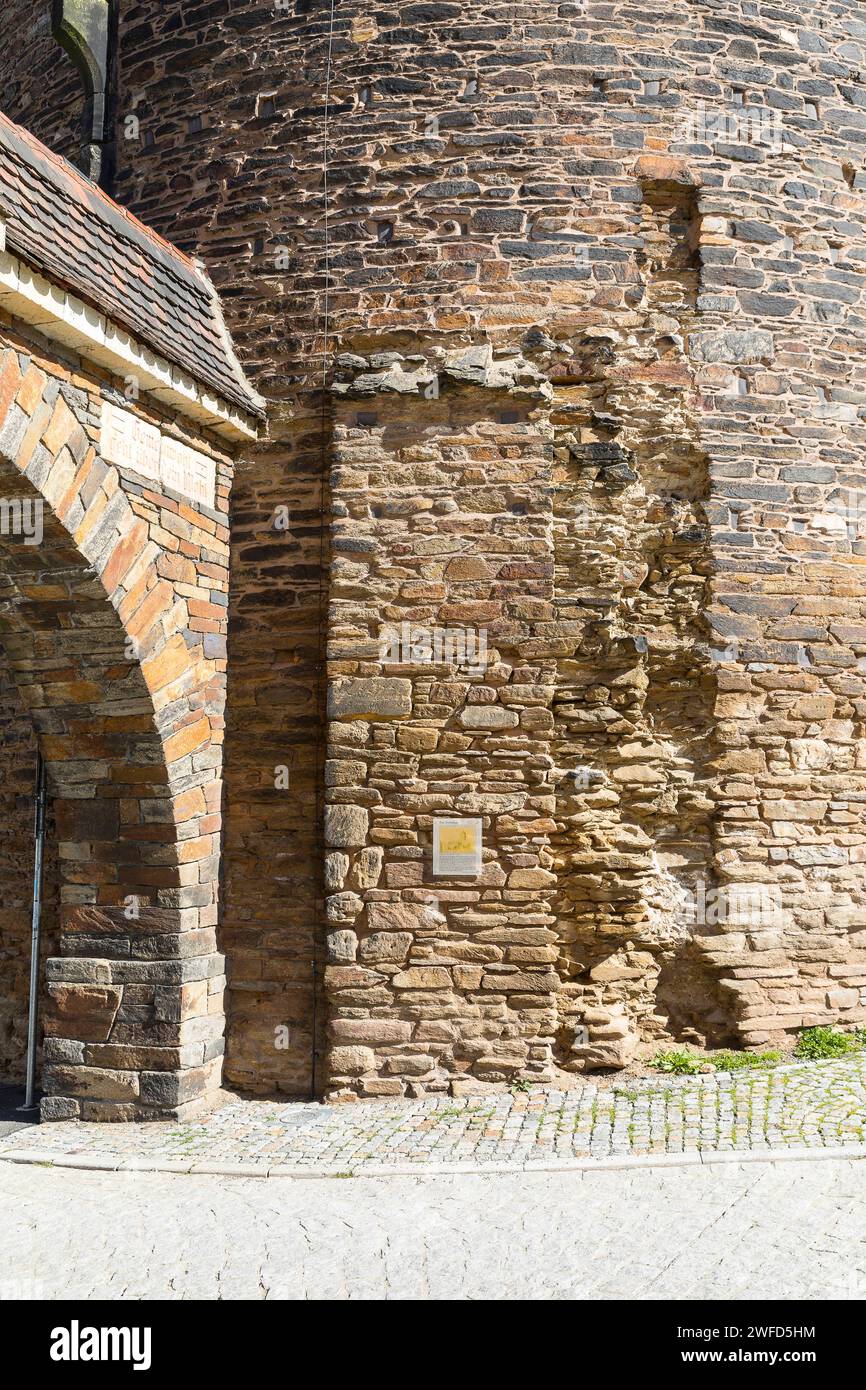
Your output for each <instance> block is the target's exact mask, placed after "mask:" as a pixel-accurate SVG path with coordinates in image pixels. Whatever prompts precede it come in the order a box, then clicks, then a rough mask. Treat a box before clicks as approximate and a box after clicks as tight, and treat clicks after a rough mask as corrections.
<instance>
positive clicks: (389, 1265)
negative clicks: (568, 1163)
mask: <svg viewBox="0 0 866 1390" xmlns="http://www.w3.org/2000/svg"><path fill="white" fill-rule="evenodd" d="M863 1178H864V1168H863V1164H862V1163H858V1162H855V1161H851V1160H845V1159H830V1160H827V1161H826V1162H822V1163H796V1162H791V1161H786V1160H779V1161H777V1162H774V1163H749V1164H740V1163H724V1164H719V1165H717V1166H714V1167H708V1168H703V1167H693V1168H689V1167H685V1168H681V1167H676V1168H630V1169H627V1170H625V1171H622V1172H606V1171H596V1172H591V1171H580V1172H558V1173H538V1172H535V1173H509V1174H479V1173H474V1174H439V1175H432V1174H430V1175H426V1176H423V1177H418V1176H415V1177H401V1176H393V1177H390V1178H369V1177H358V1178H353V1179H352V1180H350V1181H348V1182H340V1181H338V1180H331V1181H328V1182H320V1181H315V1180H311V1179H307V1178H299V1179H298V1180H297V1181H292V1182H280V1181H272V1182H260V1181H258V1180H256V1179H255V1178H232V1177H223V1176H215V1175H206V1174H200V1175H198V1176H194V1177H186V1176H179V1175H177V1174H173V1173H103V1172H99V1173H82V1172H77V1171H73V1170H70V1169H60V1168H40V1167H23V1166H18V1165H13V1164H3V1165H0V1257H2V1270H0V1297H5V1298H23V1299H41V1298H44V1299H49V1300H50V1299H57V1298H76V1299H77V1298H82V1299H83V1298H88V1299H90V1298H108V1299H117V1298H128V1299H140V1298H144V1299H158V1298H170V1299H184V1298H188V1299H200V1298H203V1299H265V1298H270V1299H275V1300H276V1299H327V1300H330V1299H335V1300H343V1299H350V1298H352V1299H375V1300H379V1299H409V1300H414V1299H445V1300H464V1299H465V1300H479V1299H544V1300H547V1299H641V1300H674V1299H692V1298H699V1299H727V1298H732V1299H756V1300H765V1299H774V1298H781V1299H786V1300H787V1299H810V1300H812V1299H815V1300H824V1299H834V1298H839V1299H852V1300H853V1299H863V1298H864V1297H866V1238H864V1237H866V1184H864V1181H863Z"/></svg>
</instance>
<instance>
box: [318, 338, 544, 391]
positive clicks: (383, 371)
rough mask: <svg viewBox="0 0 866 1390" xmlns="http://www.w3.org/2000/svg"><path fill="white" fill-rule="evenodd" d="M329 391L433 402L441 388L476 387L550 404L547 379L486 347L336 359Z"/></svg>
mask: <svg viewBox="0 0 866 1390" xmlns="http://www.w3.org/2000/svg"><path fill="white" fill-rule="evenodd" d="M334 365H335V379H334V381H333V383H332V386H331V389H332V391H333V393H334V395H336V396H346V397H349V398H352V399H363V398H365V397H369V396H376V395H380V394H391V395H402V396H419V395H420V396H423V397H426V398H427V399H428V400H433V399H435V398H436V396H437V395H438V393H439V390H440V389H441V387H442V385H444V384H450V385H452V386H461V385H462V386H477V387H480V388H481V389H483V390H486V391H504V392H506V393H507V394H508V395H511V396H523V397H528V398H529V399H532V400H551V399H552V397H553V387H552V386H551V383H550V381H549V379H548V377H547V376H546V375H545V373H544V372H542V371H540V370H539V368H538V367H536V366H535V365H534V364H533V363H532V362H530V361H528V360H527V358H526V357H524V356H523V354H522V353H520V352H512V353H507V354H497V353H495V352H494V349H493V346H492V344H490V343H480V344H477V345H475V346H471V347H465V348H457V349H455V350H453V351H451V352H447V351H446V350H445V349H444V348H440V347H433V348H430V349H428V350H427V351H426V352H424V353H417V354H412V355H409V356H404V355H403V354H402V353H399V352H375V353H372V354H371V355H370V356H369V357H361V356H359V355H358V354H357V353H351V352H345V353H341V354H340V355H339V356H338V357H337V358H336V360H335V364H334Z"/></svg>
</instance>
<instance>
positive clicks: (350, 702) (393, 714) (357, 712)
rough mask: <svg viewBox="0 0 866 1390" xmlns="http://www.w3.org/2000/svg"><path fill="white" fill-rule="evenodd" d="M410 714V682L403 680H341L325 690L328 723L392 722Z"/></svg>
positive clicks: (400, 678) (347, 678) (393, 678)
mask: <svg viewBox="0 0 866 1390" xmlns="http://www.w3.org/2000/svg"><path fill="white" fill-rule="evenodd" d="M411 713H412V682H411V681H410V680H407V679H405V678H403V677H388V678H386V677H381V678H380V677H376V676H372V677H365V678H359V677H345V678H342V679H338V680H336V681H333V682H332V684H331V686H330V688H329V690H328V717H329V718H330V719H395V718H398V719H399V718H404V717H405V716H406V715H407V714H411Z"/></svg>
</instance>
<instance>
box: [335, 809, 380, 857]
mask: <svg viewBox="0 0 866 1390" xmlns="http://www.w3.org/2000/svg"><path fill="white" fill-rule="evenodd" d="M369 828H370V815H369V812H368V811H366V810H365V809H364V807H363V806H326V807H325V843H326V844H327V845H333V846H335V847H337V848H341V849H343V848H351V847H356V846H360V845H363V844H364V843H365V841H366V839H367V833H368V831H369Z"/></svg>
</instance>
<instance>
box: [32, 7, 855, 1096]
mask: <svg viewBox="0 0 866 1390" xmlns="http://www.w3.org/2000/svg"><path fill="white" fill-rule="evenodd" d="M329 8H330V7H329V6H327V5H323V4H319V3H317V2H316V0H312V3H311V4H309V5H304V4H301V5H295V4H292V5H291V6H286V7H283V6H274V7H273V9H268V8H266V7H263V6H262V5H261V4H260V3H253V2H252V0H250V3H243V2H242V0H239V2H238V3H234V4H232V5H225V4H212V5H201V6H194V7H190V6H189V5H182V4H180V3H175V0H159V3H153V2H152V0H151V2H150V3H139V4H129V3H127V4H125V5H123V6H122V10H121V21H120V37H119V81H120V91H119V95H118V132H117V133H118V156H117V166H118V170H117V189H116V191H117V195H118V197H119V198H120V200H121V201H123V202H125V203H126V204H127V205H129V206H130V207H131V208H132V209H133V210H134V211H135V212H136V213H137V214H138V215H139V216H141V217H143V218H144V219H145V220H147V221H149V222H151V223H152V224H153V225H154V226H156V227H157V229H158V230H160V231H162V232H164V233H165V234H166V235H169V236H171V237H172V239H174V240H175V241H177V242H179V243H180V244H181V245H182V246H184V247H185V248H186V249H194V250H196V251H197V252H198V253H199V254H201V255H202V256H203V257H204V259H205V260H206V262H207V263H208V266H209V269H210V271H211V274H212V276H213V278H214V280H215V281H216V283H217V285H218V287H219V288H220V290H221V292H222V294H223V297H224V303H225V305H226V310H227V314H228V317H229V320H230V323H231V328H232V331H233V333H234V335H235V340H236V342H237V344H238V348H239V352H240V353H241V355H242V356H243V358H244V360H245V363H246V365H247V366H248V367H249V369H250V370H251V371H252V372H253V373H254V374H255V375H256V379H257V384H258V385H259V387H260V389H262V390H263V391H264V392H266V393H267V394H268V396H269V397H270V398H271V400H272V402H273V408H272V423H271V432H270V438H269V440H268V441H267V443H266V444H265V445H264V446H263V447H262V448H261V449H260V450H259V451H257V452H256V453H255V454H251V456H250V457H249V459H248V460H247V461H246V463H245V464H244V465H243V466H242V467H241V468H240V469H239V472H238V477H237V482H236V492H235V497H234V507H235V517H234V528H235V529H234V560H233V565H234V571H233V585H234V593H233V598H232V607H231V614H230V618H231V621H230V648H229V669H230V689H229V710H230V716H229V720H230V723H229V729H228V732H227V759H226V776H227V785H228V806H227V811H228V829H227V843H226V855H227V861H228V868H227V877H226V882H225V885H224V897H225V901H224V926H223V937H224V946H225V948H226V949H227V952H228V955H229V970H230V979H231V981H232V984H233V995H232V997H233V1000H234V1005H233V1007H234V1018H233V1022H232V1025H231V1031H230V1035H229V1055H228V1068H227V1070H228V1075H229V1078H230V1079H231V1080H234V1081H236V1082H240V1083H242V1084H247V1085H252V1086H257V1087H260V1088H261V1089H268V1088H272V1087H274V1086H280V1087H282V1088H284V1089H286V1090H288V1091H295V1092H302V1091H303V1090H304V1089H305V1088H307V1087H309V1085H310V1084H311V1074H310V1058H311V1054H312V1042H313V1039H312V1032H313V1015H314V1008H313V993H314V989H315V987H316V984H315V980H316V979H317V980H318V986H319V989H320V1007H319V1010H318V1017H319V1019H320V1020H322V1019H324V1020H326V1023H327V1030H328V1031H327V1042H326V1043H325V1044H323V1047H324V1055H323V1057H322V1066H321V1067H320V1069H319V1078H318V1080H319V1083H321V1081H322V1078H323V1076H324V1073H325V1069H326V1068H327V1072H328V1078H329V1079H328V1084H329V1085H330V1087H331V1088H332V1089H333V1090H334V1091H335V1092H341V1091H342V1092H346V1093H348V1094H354V1093H356V1092H359V1091H360V1092H361V1093H366V1094H390V1093H396V1092H401V1091H403V1090H404V1089H406V1088H407V1087H408V1088H410V1089H413V1088H416V1087H421V1088H425V1089H429V1088H440V1087H443V1086H445V1085H447V1084H449V1083H454V1084H456V1085H458V1087H459V1086H460V1085H461V1084H462V1085H464V1086H466V1085H468V1086H473V1085H477V1084H478V1083H479V1081H483V1080H494V1081H496V1080H502V1079H510V1078H513V1077H515V1076H520V1075H525V1076H535V1077H537V1076H543V1075H549V1074H550V1073H551V1070H552V1069H553V1068H554V1067H566V1068H568V1069H578V1068H582V1067H585V1066H601V1065H622V1064H623V1063H624V1062H626V1061H628V1059H629V1058H630V1057H631V1056H632V1055H633V1054H634V1051H635V1049H636V1048H637V1047H638V1046H639V1045H640V1043H641V1041H643V1042H644V1043H650V1044H651V1045H654V1041H655V1039H657V1038H661V1037H664V1036H667V1035H668V1034H669V1033H674V1034H675V1035H676V1036H679V1037H686V1038H688V1037H690V1036H695V1035H697V1036H701V1037H709V1038H711V1039H714V1040H722V1039H730V1040H740V1041H745V1042H747V1043H753V1044H758V1043H764V1042H766V1041H768V1040H775V1039H778V1038H780V1037H782V1036H784V1035H785V1034H786V1033H790V1032H791V1031H792V1030H794V1029H796V1028H798V1027H802V1026H804V1025H808V1024H811V1023H817V1022H822V1021H831V1020H834V1021H835V1020H841V1021H842V1022H845V1023H849V1024H853V1023H857V1022H859V1021H861V1020H862V1018H863V1017H864V1009H863V1008H862V1006H861V997H862V995H861V987H860V981H861V979H863V978H866V975H864V972H866V949H864V944H866V936H864V928H866V919H864V915H863V914H864V912H866V903H864V896H866V895H864V875H863V870H862V867H861V865H862V862H863V858H864V855H866V836H864V833H863V823H862V802H863V797H864V792H866V775H864V769H866V753H864V748H866V744H864V743H863V740H862V735H863V728H862V717H863V712H864V705H863V699H864V693H866V691H864V679H863V671H862V670H861V665H862V662H863V659H864V657H866V626H864V625H863V616H862V615H863V602H864V601H863V597H862V593H861V589H862V586H861V582H860V572H861V565H862V556H861V551H862V550H863V544H864V539H866V531H864V528H863V519H864V516H866V509H864V505H863V504H864V503H866V486H864V483H866V480H864V478H863V468H862V462H861V452H862V441H863V421H862V418H861V411H862V410H863V407H864V396H863V389H862V379H863V357H864V344H866V340H864V330H863V308H862V297H863V263H864V262H863V257H864V252H863V245H864V238H863V223H864V213H866V201H864V193H866V174H864V149H866V108H864V98H863V90H864V89H863V83H862V73H863V69H864V65H866V24H864V22H863V20H862V18H861V17H860V16H861V7H860V6H859V5H858V4H855V3H849V4H844V3H842V4H840V3H832V4H831V3H822V2H821V0H812V2H811V3H808V4H807V3H801V2H799V0H798V3H790V0H789V2H788V3H784V2H783V3H772V4H763V3H760V0H758V3H745V0H742V3H740V2H739V0H738V2H737V3H734V0H731V3H717V4H710V3H708V2H707V3H686V2H685V0H674V2H673V3H670V4H668V5H667V6H665V7H664V12H663V13H662V14H653V15H652V16H651V17H648V16H647V14H646V11H645V9H643V8H642V7H640V6H637V5H634V4H627V3H615V2H614V0H611V2H610V3H593V0H587V3H584V4H582V3H572V4H568V3H562V4H557V3H550V2H549V0H533V3H531V4H530V3H527V4H524V5H521V4H516V5H514V4H509V5H504V4H492V5H487V6H479V7H474V8H473V9H472V11H471V13H470V14H469V15H468V16H467V14H466V10H465V6H463V5H459V4H456V3H430V4H423V3H416V4H410V3H394V4H391V5H389V6H387V7H383V8H382V9H380V10H374V11H373V12H372V13H371V11H370V7H369V6H367V5H364V4H362V3H360V0H343V3H339V4H338V5H336V7H335V24H334V34H333V42H332V45H331V54H332V62H331V74H332V76H331V84H330V102H329V112H328V129H327V136H326V131H325V92H326V85H327V84H326V72H327V59H326V55H327V51H328V45H329V34H328V29H329V23H328V21H329ZM299 11H303V13H300V12H299ZM19 100H20V101H21V103H22V110H21V112H19V111H17V110H16V109H12V110H11V111H10V114H11V115H13V117H16V118H21V119H25V120H26V119H29V117H28V115H27V111H26V110H25V109H24V102H23V97H19ZM130 117H134V119H133V120H130ZM326 151H327V166H328V167H327V187H328V190H329V196H328V200H327V208H326V200H325V196H324V187H325V179H324V176H323V165H324V163H325V153H326ZM326 247H327V253H326ZM326 265H327V278H328V283H329V286H330V289H329V295H328V302H327V312H328V320H327V325H326V322H325V310H326V305H325V296H324V286H325V279H326ZM326 327H327V331H328V347H329V349H330V352H329V360H328V364H329V371H328V389H327V391H326V392H325V394H324V396H323V394H322V392H321V390H320V383H321V378H322V349H323V344H324V339H325V330H326ZM281 509H282V510H281ZM285 518H288V521H289V524H288V528H287V529H284V528H283V525H282V521H283V519H285ZM404 624H405V625H408V642H409V645H408V647H407V645H406V637H407V628H406V627H404ZM395 634H396V637H397V638H399V641H400V643H401V645H400V646H399V647H397V648H395V647H394V646H393V643H394V640H395ZM437 634H439V637H438V638H437ZM443 634H444V635H445V636H443ZM447 634H452V636H451V637H450V638H448V640H449V641H450V642H451V644H452V645H451V647H450V649H449V650H448V651H447V652H444V653H443V651H442V649H441V646H440V647H437V646H436V642H437V640H438V641H440V643H441V642H442V641H444V640H445V637H447ZM461 634H462V636H461ZM326 637H327V657H328V659H329V662H330V671H329V674H330V677H331V681H332V690H331V698H330V705H329V707H328V708H327V709H326V708H325V704H324V673H323V670H322V664H321V663H322V661H323V658H324V655H325V639H326ZM428 638H429V645H430V646H432V648H433V650H432V652H428V648H427V647H425V640H427V639H428ZM461 641H462V642H463V644H464V645H463V649H462V658H463V659H461V652H460V651H457V652H456V657H455V648H454V645H453V644H454V643H455V642H461ZM482 642H483V644H484V646H485V655H484V657H483V659H482V660H477V659H475V658H477V657H478V655H479V651H480V644H481V643H482ZM473 643H474V644H475V645H474V646H473ZM438 657H442V659H441V660H439V659H437V658H438ZM467 658H473V659H467ZM325 735H327V760H326V761H325V751H324V750H325V745H324V738H325ZM277 769H285V774H284V775H283V777H282V778H279V776H278V774H277ZM278 781H282V783H283V785H282V786H277V785H275V782H278ZM286 783H288V788H287V789H286V787H285V784H286ZM323 785H324V787H325V789H326V790H325V794H324V795H325V798H326V800H327V802H328V806H329V810H328V812H327V815H325V814H324V807H323V806H322V805H321V804H320V803H321V800H322V793H321V790H320V788H321V787H322V786H323ZM442 814H446V815H452V816H460V817H464V818H470V819H474V818H479V817H480V818H481V820H482V822H483V827H482V834H483V853H484V865H483V870H482V872H481V874H480V876H475V877H472V878H464V879H460V878H435V877H434V876H433V874H432V858H431V850H432V836H433V821H434V819H435V818H436V816H437V815H442ZM323 821H324V828H325V835H326V838H327V840H328V843H327V845H326V846H325V847H324V850H325V858H324V873H325V881H324V888H323V886H322V882H321V877H320V870H321V862H322V846H321V844H320V842H319V834H320V830H319V827H320V826H321V825H322V823H323ZM323 899H324V902H323ZM323 921H324V925H323ZM314 965H315V967H316V968H315V970H314V968H313V967H314ZM280 1028H283V1029H284V1031H283V1032H282V1033H281V1032H279V1031H277V1030H279V1029H280ZM286 1041H288V1046H284V1044H285V1043H286Z"/></svg>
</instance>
